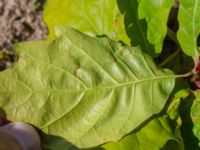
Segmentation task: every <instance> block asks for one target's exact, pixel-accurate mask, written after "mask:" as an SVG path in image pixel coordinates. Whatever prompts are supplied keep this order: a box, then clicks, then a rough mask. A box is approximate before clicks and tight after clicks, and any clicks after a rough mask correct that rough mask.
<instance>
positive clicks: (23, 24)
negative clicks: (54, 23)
mask: <svg viewBox="0 0 200 150" xmlns="http://www.w3.org/2000/svg"><path fill="white" fill-rule="evenodd" d="M44 3H45V0H0V33H1V34H0V50H4V51H9V53H12V45H13V44H14V43H17V42H20V41H30V40H42V39H46V38H47V35H48V29H47V27H46V26H45V24H44V21H43V18H42V10H43V6H44ZM11 59H12V58H11ZM10 61H12V60H10ZM8 62H9V61H8V60H6V61H5V60H4V61H1V64H0V66H2V65H7V64H5V63H8Z"/></svg>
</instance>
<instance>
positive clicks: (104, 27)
mask: <svg viewBox="0 0 200 150" xmlns="http://www.w3.org/2000/svg"><path fill="white" fill-rule="evenodd" d="M44 19H45V21H46V23H47V25H48V27H49V30H50V35H49V38H50V39H52V38H53V37H54V27H55V26H57V25H65V26H71V27H74V28H76V29H78V30H80V31H82V32H85V33H87V34H89V35H95V36H96V35H102V34H104V35H107V36H108V37H110V38H112V39H115V40H122V41H123V42H125V43H127V44H129V39H128V37H127V35H126V31H125V28H124V23H123V22H124V17H123V15H121V14H120V12H119V9H118V7H117V3H116V0H109V1H108V0H95V1H93V0H48V1H47V4H46V6H45V9H44Z"/></svg>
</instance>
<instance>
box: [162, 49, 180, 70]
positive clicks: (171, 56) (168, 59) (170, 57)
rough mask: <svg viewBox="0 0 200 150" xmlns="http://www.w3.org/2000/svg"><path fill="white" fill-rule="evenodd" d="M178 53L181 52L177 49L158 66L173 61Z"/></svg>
mask: <svg viewBox="0 0 200 150" xmlns="http://www.w3.org/2000/svg"><path fill="white" fill-rule="evenodd" d="M180 52H181V50H180V48H179V49H178V50H177V51H176V52H175V53H173V54H172V55H170V56H169V57H168V58H167V59H165V60H164V61H163V62H161V63H160V64H159V67H163V66H165V65H166V64H167V63H168V62H170V61H171V60H172V59H174V58H175V57H176V56H177V55H178V54H179V53H180Z"/></svg>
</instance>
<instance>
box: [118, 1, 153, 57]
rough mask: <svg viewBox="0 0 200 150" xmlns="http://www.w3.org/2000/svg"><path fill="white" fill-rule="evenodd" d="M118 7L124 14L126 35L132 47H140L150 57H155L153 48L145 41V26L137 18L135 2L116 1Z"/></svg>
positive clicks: (141, 20)
mask: <svg viewBox="0 0 200 150" xmlns="http://www.w3.org/2000/svg"><path fill="white" fill-rule="evenodd" d="M117 2H118V7H119V9H120V11H121V13H122V14H124V24H125V28H126V33H127V35H128V37H129V38H130V39H131V44H132V45H133V46H138V45H140V46H141V47H142V50H143V51H145V52H146V53H148V54H149V55H151V56H155V50H154V46H153V45H152V44H150V43H149V41H148V39H147V24H146V21H145V20H144V19H139V16H138V1H137V0H117Z"/></svg>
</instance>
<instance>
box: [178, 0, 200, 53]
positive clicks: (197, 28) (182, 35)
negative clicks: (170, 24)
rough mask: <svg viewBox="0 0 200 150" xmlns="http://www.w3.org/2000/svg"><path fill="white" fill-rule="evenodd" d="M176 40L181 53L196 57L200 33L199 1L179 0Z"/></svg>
mask: <svg viewBox="0 0 200 150" xmlns="http://www.w3.org/2000/svg"><path fill="white" fill-rule="evenodd" d="M179 2H180V4H179V13H178V20H179V31H178V39H179V42H180V45H181V47H182V49H183V51H184V52H185V53H186V54H187V55H189V56H198V55H199V54H198V53H199V50H198V47H197V37H198V35H199V33H200V20H199V18H200V13H199V12H200V0H179Z"/></svg>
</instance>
